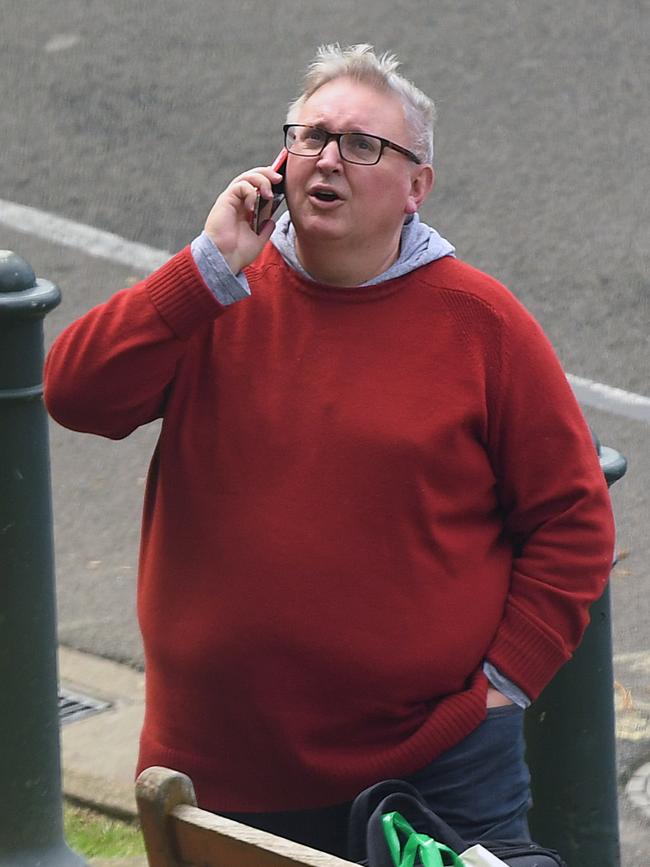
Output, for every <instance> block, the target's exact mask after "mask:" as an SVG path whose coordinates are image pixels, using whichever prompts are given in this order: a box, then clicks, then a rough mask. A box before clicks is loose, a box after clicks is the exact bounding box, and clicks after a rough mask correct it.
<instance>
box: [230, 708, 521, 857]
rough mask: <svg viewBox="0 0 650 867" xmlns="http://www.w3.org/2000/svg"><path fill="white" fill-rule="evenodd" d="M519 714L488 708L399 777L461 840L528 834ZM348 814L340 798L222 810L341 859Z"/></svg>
mask: <svg viewBox="0 0 650 867" xmlns="http://www.w3.org/2000/svg"><path fill="white" fill-rule="evenodd" d="M523 719H524V712H523V710H521V709H520V708H518V707H516V706H515V705H507V706H505V707H498V708H490V709H489V710H488V715H487V718H486V720H485V721H484V722H483V723H481V725H480V726H479V727H478V728H477V729H475V730H474V731H473V732H472V733H471V734H470V735H468V736H467V737H466V738H465V739H464V740H462V741H461V742H460V743H459V744H457V745H456V746H455V747H452V748H451V749H450V750H447V752H445V753H443V754H442V755H441V756H439V757H438V758H437V759H434V760H433V761H432V762H430V763H429V764H428V765H427V766H426V767H425V768H423V769H422V770H421V771H418V772H417V773H415V774H410V775H409V776H406V777H404V778H403V779H405V780H406V781H407V782H409V783H411V784H412V785H414V786H415V787H416V789H418V791H419V792H421V793H422V795H423V796H424V798H425V800H426V802H427V805H428V806H429V807H430V809H432V810H433V811H434V812H436V813H437V814H438V815H439V816H440V817H441V818H442V819H444V820H445V821H446V822H447V823H448V824H449V825H451V827H452V828H453V829H454V830H455V831H456V832H457V833H458V834H460V836H461V837H464V838H465V839H466V840H468V841H472V840H478V839H485V840H488V839H491V840H507V839H513V840H514V839H519V840H521V839H530V834H529V831H528V823H527V821H526V814H527V812H528V809H529V807H530V803H531V800H530V788H529V780H530V778H529V774H528V768H527V766H526V762H525V759H524V749H525V747H524V734H523ZM377 782H379V781H377ZM349 812H350V804H349V803H346V804H336V805H334V806H332V807H320V808H317V809H313V810H290V811H284V812H274V813H224V814H223V815H225V816H228V817H229V818H231V819H234V820H235V821H237V822H242V823H243V824H245V825H252V826H253V827H255V828H261V829H262V830H264V831H269V832H270V833H272V834H277V835H278V836H280V837H286V838H287V839H289V840H294V841H296V842H298V843H304V844H305V845H306V846H311V847H312V848H314V849H320V850H322V851H323V852H330V853H331V854H332V855H338V856H339V857H340V858H346V857H347V824H348V815H349Z"/></svg>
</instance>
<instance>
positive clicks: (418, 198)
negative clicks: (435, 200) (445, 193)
mask: <svg viewBox="0 0 650 867" xmlns="http://www.w3.org/2000/svg"><path fill="white" fill-rule="evenodd" d="M435 180H436V173H435V172H434V170H433V166H430V165H428V164H427V165H422V166H417V167H416V168H415V170H414V172H413V174H412V176H411V191H410V193H409V196H408V199H407V200H406V206H405V208H404V212H405V213H406V214H414V213H415V212H416V211H417V210H418V208H419V207H420V205H421V204H422V202H424V200H425V199H426V198H427V196H428V195H429V193H430V192H431V190H432V189H433V185H434V183H435Z"/></svg>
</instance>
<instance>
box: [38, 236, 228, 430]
mask: <svg viewBox="0 0 650 867" xmlns="http://www.w3.org/2000/svg"><path fill="white" fill-rule="evenodd" d="M224 309H225V308H224V307H222V306H221V305H220V304H219V302H218V301H217V300H216V298H215V296H214V295H213V293H212V292H211V291H210V290H209V289H208V288H207V286H206V285H205V284H204V282H203V281H202V279H201V276H200V273H199V271H198V269H197V267H196V265H195V263H194V260H193V258H192V255H191V252H190V249H189V247H187V248H185V249H184V250H182V251H181V252H180V253H178V254H177V255H176V256H174V257H172V259H170V261H169V262H167V263H166V264H165V265H163V266H162V268H159V269H158V270H157V271H155V272H154V273H153V274H151V275H150V276H149V277H148V278H147V279H145V280H143V281H142V282H140V283H138V284H136V285H135V286H132V287H130V288H128V289H124V290H122V291H121V292H118V293H117V294H116V295H114V296H113V297H112V298H110V299H109V300H108V301H107V302H106V303H104V304H101V305H99V306H98V307H95V308H94V309H93V310H90V311H89V312H88V313H86V314H85V315H84V316H82V317H81V318H80V319H79V320H77V321H76V322H74V323H73V324H72V325H70V326H69V327H68V328H67V329H66V330H65V331H64V332H63V333H62V334H61V335H60V336H59V337H58V338H57V340H56V341H55V342H54V345H53V346H52V349H51V350H50V352H49V354H48V357H47V359H46V363H45V374H44V385H45V402H46V405H47V408H48V410H49V412H50V414H51V415H52V417H53V418H54V419H56V421H58V422H59V423H60V424H62V425H64V426H65V427H68V428H71V429H72V430H78V431H83V432H87V433H94V434H99V435H102V436H105V437H110V438H111V439H121V438H123V437H125V436H127V435H128V434H130V433H131V432H132V431H133V430H135V429H136V428H137V427H139V426H140V425H142V424H146V423H148V422H150V421H153V420H154V419H156V418H159V417H161V415H162V413H163V409H164V405H165V400H166V395H167V391H168V388H169V386H170V384H171V382H172V380H173V377H174V373H175V369H176V365H177V363H178V361H179V359H180V358H181V356H182V355H183V353H184V352H185V349H186V346H187V342H188V339H189V338H190V337H191V336H192V335H193V334H194V333H195V332H196V331H197V330H198V329H200V328H201V327H205V325H206V324H207V323H210V322H211V321H212V320H214V319H215V318H216V317H217V316H219V315H220V314H221V313H223V312H224Z"/></svg>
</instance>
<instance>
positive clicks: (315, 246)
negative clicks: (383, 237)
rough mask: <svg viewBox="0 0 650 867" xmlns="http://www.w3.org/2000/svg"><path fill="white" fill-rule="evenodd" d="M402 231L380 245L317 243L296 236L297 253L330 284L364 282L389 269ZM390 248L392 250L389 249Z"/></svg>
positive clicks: (313, 275) (320, 279) (311, 272)
mask: <svg viewBox="0 0 650 867" xmlns="http://www.w3.org/2000/svg"><path fill="white" fill-rule="evenodd" d="M400 237H401V232H400V233H398V234H397V236H396V237H395V238H394V239H393V242H392V243H387V244H386V245H385V246H382V247H381V248H380V249H377V245H376V244H373V246H372V247H371V248H368V249H365V250H364V249H359V247H352V246H351V245H349V244H348V243H347V241H345V242H342V241H338V240H337V241H330V242H323V241H322V240H321V239H318V240H316V241H314V242H313V243H311V244H310V243H309V242H305V241H304V239H303V240H302V241H301V240H300V239H299V238H296V255H297V256H298V259H299V261H300V264H301V265H302V266H303V268H304V269H305V271H306V272H307V273H308V274H309V276H310V277H311V278H312V279H313V280H316V282H318V283H327V284H328V285H330V286H361V285H362V284H363V283H367V282H368V281H369V280H372V278H373V277H378V276H379V275H380V274H383V272H384V271H387V270H388V268H390V266H391V265H392V264H393V263H394V262H395V261H396V260H397V258H398V257H399V250H400ZM387 251H388V252H387Z"/></svg>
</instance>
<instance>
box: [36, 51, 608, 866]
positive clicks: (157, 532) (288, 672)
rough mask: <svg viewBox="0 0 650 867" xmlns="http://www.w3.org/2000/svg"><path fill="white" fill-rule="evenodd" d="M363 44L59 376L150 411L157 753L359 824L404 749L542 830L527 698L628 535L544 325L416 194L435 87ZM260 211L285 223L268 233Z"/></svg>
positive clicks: (311, 838) (191, 770)
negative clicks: (279, 199)
mask: <svg viewBox="0 0 650 867" xmlns="http://www.w3.org/2000/svg"><path fill="white" fill-rule="evenodd" d="M396 67H397V63H396V61H395V60H394V58H391V57H387V56H384V57H382V58H377V57H376V56H375V54H374V53H373V52H372V50H371V48H370V47H369V46H354V47H352V48H350V49H346V50H343V51H342V50H341V49H339V48H338V46H328V47H325V48H323V49H321V50H320V52H319V54H318V57H317V59H316V61H315V63H314V64H313V65H312V67H311V69H310V71H309V73H308V76H307V79H306V89H305V92H304V93H303V95H302V96H301V97H300V99H298V100H297V101H296V103H294V104H293V105H292V107H291V109H290V111H289V117H288V124H289V127H288V128H287V129H286V143H287V145H288V148H289V151H290V153H289V157H288V163H287V167H286V196H287V203H288V208H289V212H288V215H285V216H283V217H282V218H281V219H280V221H279V223H278V225H277V227H274V225H273V223H272V222H269V223H267V224H266V225H265V226H264V228H263V229H262V231H261V234H260V235H257V234H256V233H255V232H254V231H253V230H252V229H251V225H250V215H251V211H252V209H253V207H254V204H255V199H256V196H257V193H258V191H259V192H261V195H262V196H263V197H264V198H266V199H268V198H270V197H271V195H272V189H271V185H272V183H275V182H277V181H278V180H279V176H278V175H277V174H276V173H275V172H274V171H273V170H272V169H271V168H268V167H267V168H258V169H253V170H251V171H248V172H244V173H243V174H242V175H240V176H239V177H238V178H236V179H235V180H234V181H233V182H232V183H231V184H230V185H229V186H228V187H227V189H226V190H225V191H224V192H223V193H222V194H221V195H220V196H219V198H218V199H217V202H216V204H215V206H214V208H213V209H212V211H211V213H210V215H209V217H208V219H207V222H206V225H205V230H204V232H203V233H202V234H201V236H200V237H199V238H197V239H196V240H195V241H194V242H193V243H192V245H191V248H189V247H188V248H187V249H185V250H183V251H182V252H180V253H179V254H178V255H176V256H175V257H174V258H173V259H172V260H171V261H170V262H169V263H167V264H166V265H165V266H163V267H162V268H161V269H160V270H159V271H157V272H155V273H154V274H152V275H151V276H150V277H149V278H147V279H146V280H144V281H143V282H142V283H140V284H138V285H136V286H134V287H132V288H129V289H126V290H124V291H123V292H121V293H118V294H117V295H116V296H114V297H113V298H112V299H110V300H109V301H108V302H107V303H106V304H104V305H101V306H100V307H98V308H96V309H95V310H92V311H90V312H89V313H88V314H86V315H85V316H84V317H83V318H82V319H81V320H79V321H78V322H77V323H74V324H73V325H72V326H71V327H70V328H69V329H68V330H67V331H66V332H64V334H63V335H61V336H60V337H59V339H58V341H57V342H56V344H55V346H54V347H53V349H52V352H51V354H50V356H49V358H48V363H47V369H46V398H47V401H48V406H49V408H50V411H51V413H52V415H53V416H54V417H55V418H56V419H58V420H59V421H60V422H61V423H62V424H65V425H67V426H69V427H71V428H73V429H76V430H81V431H90V432H93V433H97V434H101V435H104V436H108V437H112V438H121V437H124V436H127V435H128V434H129V433H130V432H131V431H132V430H134V429H135V428H136V427H138V426H139V425H141V424H146V423H148V422H150V421H151V420H153V419H156V418H160V417H162V418H163V426H162V432H161V436H160V441H159V443H158V446H157V449H156V452H155V455H154V458H153V461H152V465H151V469H150V473H149V479H148V485H147V493H146V497H145V506H144V516H143V529H142V550H141V567H140V576H139V589H138V604H139V617H140V623H141V627H142V632H143V638H144V646H145V654H146V674H147V710H146V719H145V723H144V728H143V732H142V739H141V753H140V767H141V768H142V767H146V766H148V765H153V764H161V765H166V766H168V767H172V768H176V769H178V770H182V771H184V772H186V773H188V774H189V775H190V776H191V777H192V779H193V780H194V783H195V785H196V788H197V793H198V798H199V802H200V803H201V804H202V805H203V806H205V807H206V808H208V809H211V810H214V811H217V812H221V813H227V814H229V815H234V816H236V817H237V818H239V819H241V820H243V821H246V822H249V823H250V824H254V825H258V826H260V827H264V828H267V829H269V830H272V831H274V832H276V833H280V834H284V835H286V836H289V837H292V838H294V839H297V840H300V841H302V842H306V843H308V844H311V845H314V846H317V847H319V848H323V849H328V850H330V851H333V852H336V853H340V854H344V851H345V847H344V839H345V817H346V815H347V810H348V807H349V802H350V801H351V799H352V798H353V797H354V796H355V795H356V794H357V792H358V791H360V790H361V789H363V788H364V787H366V786H368V785H370V784H372V783H374V782H377V781H378V780H381V779H384V778H391V777H400V778H406V779H408V780H410V781H411V782H413V783H414V784H415V785H417V786H418V788H419V789H420V790H421V791H422V792H423V793H424V794H425V796H426V798H427V800H428V802H429V803H430V805H431V806H432V807H433V808H434V809H436V810H437V811H438V812H440V813H441V814H442V815H443V817H445V818H446V819H447V820H448V821H449V822H450V823H451V824H452V825H453V826H454V827H455V828H456V829H457V830H458V831H459V832H460V833H461V834H463V835H465V836H466V837H468V838H473V837H480V836H483V837H484V838H489V837H492V838H497V837H500V838H503V837H517V836H518V837H521V836H526V834H527V826H526V811H527V809H528V804H529V789H528V774H527V770H526V766H525V763H524V758H523V738H522V715H523V707H525V706H526V704H527V703H528V702H529V701H530V700H531V699H534V698H535V697H536V696H537V695H538V694H539V692H540V691H541V689H542V688H543V687H544V685H545V684H546V683H547V682H548V681H549V680H550V678H551V677H552V676H553V674H554V673H555V671H556V670H557V669H558V668H559V667H560V666H561V665H562V664H563V662H565V661H566V660H567V659H568V658H569V656H570V655H571V652H572V650H573V649H574V648H575V647H576V645H577V644H578V642H579V641H580V638H581V635H582V632H583V630H584V627H585V625H586V622H587V618H588V615H587V609H588V605H589V603H590V602H591V601H592V600H593V599H594V598H596V597H598V596H599V595H600V593H601V592H602V589H603V587H604V584H605V581H606V579H607V575H608V572H609V567H610V564H611V559H612V547H613V530H612V519H611V512H610V506H609V499H608V495H607V490H606V487H605V483H604V481H603V478H602V472H601V470H600V467H599V465H598V461H597V459H596V455H595V451H594V448H593V444H592V441H591V437H590V433H589V431H588V429H587V427H586V425H585V423H584V420H583V418H582V416H581V413H580V411H579V409H578V407H577V404H576V402H575V400H574V398H573V396H572V393H571V391H570V389H569V387H568V385H567V382H566V378H565V377H564V375H563V372H562V370H561V368H560V365H559V363H558V361H557V359H556V358H555V356H554V354H553V351H552V349H551V348H550V346H549V344H548V341H547V340H546V338H545V337H544V335H543V334H542V332H541V330H540V328H539V326H538V325H537V324H536V323H535V322H534V321H533V320H532V318H531V317H530V315H529V314H528V313H527V312H526V311H525V310H524V309H523V308H522V307H521V305H520V304H519V303H518V302H517V301H516V300H515V299H514V298H513V296H512V295H510V293H509V292H508V291H507V290H506V289H505V288H504V287H503V286H502V285H500V284H499V283H497V282H496V281H495V280H493V279H492V278H490V277H488V276H487V275H485V274H482V273H481V272H479V271H476V270H475V269H473V268H471V267H470V266H469V265H467V264H465V263H463V262H461V261H460V260H459V259H457V258H456V257H455V256H454V250H453V247H451V245H450V244H449V243H448V242H446V241H445V240H444V239H442V238H441V237H440V236H439V235H438V234H437V233H436V232H435V231H434V230H433V229H430V228H429V227H428V226H425V225H424V224H423V223H421V222H420V220H419V218H418V215H417V211H418V208H419V206H420V205H421V204H422V202H423V201H424V200H425V199H426V197H427V196H428V194H429V193H430V191H431V189H432V186H433V181H434V173H433V169H432V166H431V162H432V125H433V105H432V103H431V102H430V100H429V99H428V98H427V97H426V96H424V94H422V93H421V92H420V91H419V90H417V89H416V88H415V87H414V86H413V85H411V84H410V83H409V82H407V81H405V79H403V78H402V77H401V76H400V75H398V74H397V72H396ZM269 239H270V242H269Z"/></svg>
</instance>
